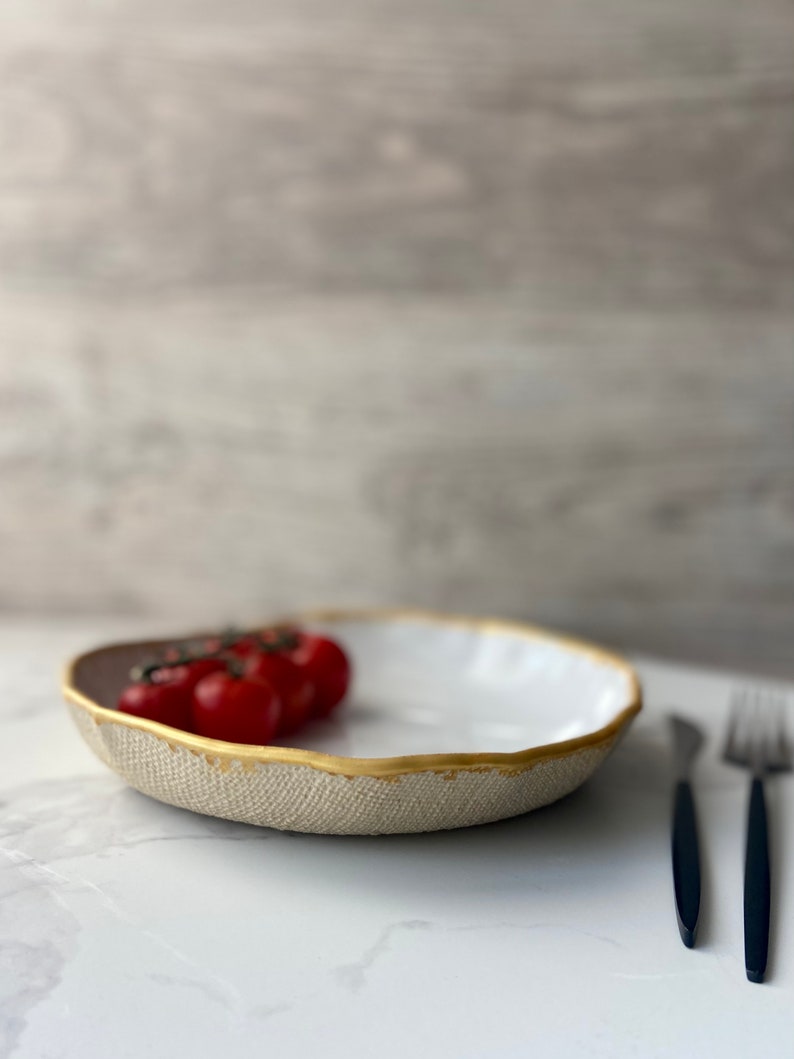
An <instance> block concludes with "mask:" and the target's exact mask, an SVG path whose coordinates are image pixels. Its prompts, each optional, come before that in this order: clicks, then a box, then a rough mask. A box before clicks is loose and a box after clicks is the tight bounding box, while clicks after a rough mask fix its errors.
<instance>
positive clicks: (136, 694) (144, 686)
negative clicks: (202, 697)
mask: <svg viewBox="0 0 794 1059" xmlns="http://www.w3.org/2000/svg"><path fill="white" fill-rule="evenodd" d="M182 669H183V667H182V666H175V667H174V668H173V669H168V670H159V672H160V673H162V674H168V675H167V676H163V677H162V678H161V679H160V680H158V681H157V682H152V681H151V680H150V679H145V680H141V681H139V682H138V683H135V684H130V685H129V687H127V688H125V689H124V691H123V692H122V693H121V697H120V699H119V702H118V709H119V710H120V711H121V712H122V713H129V714H132V715H133V716H135V717H145V718H146V719H147V720H149V721H159V722H160V724H168V725H170V726H171V727H172V728H182V729H188V730H189V728H190V692H189V690H188V689H187V688H186V687H185V685H184V683H183V681H184V679H185V677H186V674H185V673H180V670H182Z"/></svg>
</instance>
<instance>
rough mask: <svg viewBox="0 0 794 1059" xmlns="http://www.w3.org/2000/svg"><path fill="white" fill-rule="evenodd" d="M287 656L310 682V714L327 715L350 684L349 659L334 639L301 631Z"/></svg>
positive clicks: (342, 696) (350, 669)
mask: <svg viewBox="0 0 794 1059" xmlns="http://www.w3.org/2000/svg"><path fill="white" fill-rule="evenodd" d="M289 657H290V658H291V659H292V661H293V662H295V663H297V665H299V666H300V667H301V668H302V669H303V670H304V672H305V673H306V674H307V675H308V677H309V679H310V680H311V682H312V683H313V684H314V702H313V703H312V715H313V716H314V717H327V716H328V714H329V713H330V712H331V710H333V709H334V707H335V706H337V705H338V704H339V703H340V702H341V701H342V699H343V698H344V697H345V694H346V693H347V689H348V687H349V686H350V678H351V675H352V667H351V664H350V659H349V658H348V657H347V655H346V654H345V652H344V651H343V650H342V648H341V647H340V646H339V644H338V643H337V642H336V641H335V640H330V639H328V637H325V636H314V635H312V634H311V633H305V632H302V633H298V646H297V647H296V648H294V650H292V651H290V654H289Z"/></svg>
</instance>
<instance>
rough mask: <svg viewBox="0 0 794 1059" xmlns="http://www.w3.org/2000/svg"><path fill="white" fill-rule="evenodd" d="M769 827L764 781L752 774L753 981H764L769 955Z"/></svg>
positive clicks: (747, 896)
mask: <svg viewBox="0 0 794 1059" xmlns="http://www.w3.org/2000/svg"><path fill="white" fill-rule="evenodd" d="M770 907H771V886H770V875H769V831H768V828H767V818H766V799H765V797H764V781H763V780H762V779H761V778H760V777H759V776H755V777H754V778H753V781H752V784H751V786H750V803H749V806H748V810H747V850H746V855H745V861H744V967H745V970H746V971H747V977H748V979H749V980H750V981H751V982H763V980H764V973H765V972H766V962H767V957H768V955H769V915H770Z"/></svg>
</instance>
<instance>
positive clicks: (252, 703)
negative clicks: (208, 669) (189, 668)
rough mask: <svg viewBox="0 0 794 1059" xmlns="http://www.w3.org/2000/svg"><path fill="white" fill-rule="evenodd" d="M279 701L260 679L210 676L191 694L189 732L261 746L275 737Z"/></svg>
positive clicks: (224, 674)
mask: <svg viewBox="0 0 794 1059" xmlns="http://www.w3.org/2000/svg"><path fill="white" fill-rule="evenodd" d="M280 717H281V700H280V699H279V697H278V693H277V692H276V690H275V688H274V687H273V686H272V685H271V684H268V683H266V682H265V681H264V680H258V679H255V678H253V677H247V676H242V677H238V676H236V675H235V674H233V673H229V672H226V671H223V672H217V673H210V675H209V676H206V677H204V679H203V680H200V681H199V682H198V684H197V685H196V687H195V689H194V691H193V708H192V718H193V731H194V732H197V733H198V734H199V735H205V736H208V737H209V738H210V739H223V740H225V741H226V742H228V743H254V744H256V745H257V746H262V745H264V744H265V743H269V742H270V741H271V739H272V738H273V736H274V735H275V734H276V729H277V728H278V722H279V720H280Z"/></svg>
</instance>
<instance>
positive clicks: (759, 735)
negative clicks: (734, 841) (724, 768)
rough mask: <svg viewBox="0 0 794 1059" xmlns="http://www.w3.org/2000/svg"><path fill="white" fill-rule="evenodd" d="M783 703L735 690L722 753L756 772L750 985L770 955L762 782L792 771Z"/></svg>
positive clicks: (747, 953) (747, 926)
mask: <svg viewBox="0 0 794 1059" xmlns="http://www.w3.org/2000/svg"><path fill="white" fill-rule="evenodd" d="M784 703H785V699H784V697H783V696H781V695H776V694H773V693H771V692H762V691H749V690H741V691H736V692H734V694H733V696H732V697H731V707H730V716H729V719H728V729H727V732H726V736H725V746H724V749H723V753H722V757H723V760H724V761H727V762H728V763H729V764H731V765H738V766H740V767H741V768H746V769H750V771H751V774H752V779H751V782H750V798H749V803H748V810H747V846H746V852H745V861H744V967H745V971H746V972H747V977H748V979H749V980H750V981H751V982H763V980H764V974H765V972H766V963H767V957H768V954H769V919H770V906H771V886H770V872H769V831H768V827H767V812H766V798H765V795H764V780H765V778H766V777H767V776H768V775H769V774H770V773H773V772H786V771H788V770H790V769H791V749H790V747H789V744H788V741H787V738H786V730H785V720H784V716H783V713H784Z"/></svg>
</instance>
